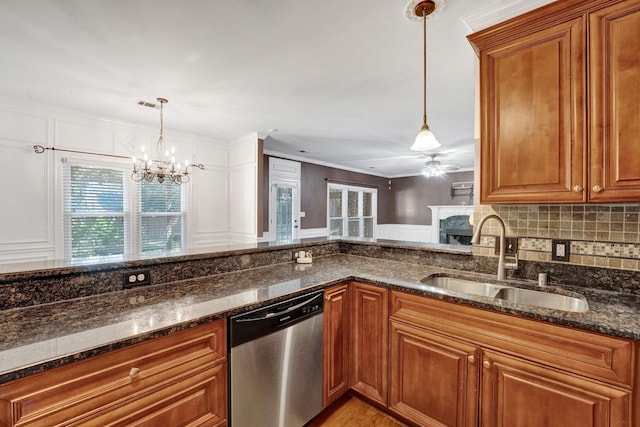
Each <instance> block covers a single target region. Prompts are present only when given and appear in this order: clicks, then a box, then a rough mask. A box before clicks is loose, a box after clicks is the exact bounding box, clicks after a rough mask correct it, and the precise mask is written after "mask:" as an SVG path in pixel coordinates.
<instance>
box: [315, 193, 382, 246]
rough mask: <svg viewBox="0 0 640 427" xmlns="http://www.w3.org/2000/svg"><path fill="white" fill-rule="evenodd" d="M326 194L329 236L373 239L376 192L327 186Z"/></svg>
mask: <svg viewBox="0 0 640 427" xmlns="http://www.w3.org/2000/svg"><path fill="white" fill-rule="evenodd" d="M328 192H329V196H328V202H327V203H328V208H327V213H328V217H329V218H328V224H329V235H330V236H341V237H366V238H374V237H375V228H376V212H377V195H378V192H377V190H375V189H372V188H364V187H353V186H345V185H340V184H329V185H328Z"/></svg>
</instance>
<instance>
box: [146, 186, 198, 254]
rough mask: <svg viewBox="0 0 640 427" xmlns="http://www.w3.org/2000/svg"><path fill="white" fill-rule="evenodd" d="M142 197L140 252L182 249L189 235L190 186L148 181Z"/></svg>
mask: <svg viewBox="0 0 640 427" xmlns="http://www.w3.org/2000/svg"><path fill="white" fill-rule="evenodd" d="M138 194H139V196H138V225H139V233H138V235H139V238H138V242H139V248H140V252H142V253H153V252H166V251H179V250H182V249H183V248H184V247H185V242H184V238H185V235H186V233H185V225H186V186H185V185H175V184H170V183H169V184H168V183H166V182H165V183H164V184H160V183H158V182H146V181H144V182H141V183H140V185H139V191H138Z"/></svg>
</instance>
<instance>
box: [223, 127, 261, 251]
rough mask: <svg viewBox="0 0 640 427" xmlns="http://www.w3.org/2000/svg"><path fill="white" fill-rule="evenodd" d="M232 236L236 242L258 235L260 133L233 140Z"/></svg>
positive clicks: (230, 190)
mask: <svg viewBox="0 0 640 427" xmlns="http://www.w3.org/2000/svg"><path fill="white" fill-rule="evenodd" d="M228 206H229V210H228V212H229V238H230V240H231V242H234V243H244V242H250V243H253V242H256V241H257V238H258V134H257V133H250V134H248V135H245V136H243V137H242V138H238V139H237V140H235V141H232V142H231V143H230V144H229V197H228Z"/></svg>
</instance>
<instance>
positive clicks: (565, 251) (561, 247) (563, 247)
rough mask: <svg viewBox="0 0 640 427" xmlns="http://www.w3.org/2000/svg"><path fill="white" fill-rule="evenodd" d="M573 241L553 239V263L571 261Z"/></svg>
mask: <svg viewBox="0 0 640 427" xmlns="http://www.w3.org/2000/svg"><path fill="white" fill-rule="evenodd" d="M569 248H571V240H561V239H552V240H551V259H552V260H553V261H567V262H568V261H569V255H570V252H571V251H570V250H569Z"/></svg>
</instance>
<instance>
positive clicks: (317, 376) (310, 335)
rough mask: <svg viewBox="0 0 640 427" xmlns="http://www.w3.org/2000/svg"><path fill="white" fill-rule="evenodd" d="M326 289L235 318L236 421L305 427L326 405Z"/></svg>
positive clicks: (245, 425) (247, 426) (237, 426)
mask: <svg viewBox="0 0 640 427" xmlns="http://www.w3.org/2000/svg"><path fill="white" fill-rule="evenodd" d="M323 308H324V307H323V294H322V291H320V292H314V293H312V294H306V295H303V296H299V297H296V298H291V299H288V300H286V301H282V302H278V303H276V304H273V305H269V306H267V307H262V308H259V309H256V310H253V311H250V312H248V313H243V314H240V315H237V316H233V317H231V319H230V321H229V346H230V348H231V351H230V353H231V358H230V377H231V380H230V388H231V394H230V395H231V399H230V411H229V414H230V425H231V426H233V427H256V426H261V427H301V426H303V425H304V424H305V423H307V422H308V421H309V420H311V419H312V418H313V417H314V416H316V415H317V414H318V413H320V411H321V410H322V318H323Z"/></svg>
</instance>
